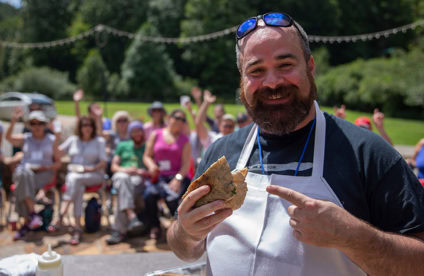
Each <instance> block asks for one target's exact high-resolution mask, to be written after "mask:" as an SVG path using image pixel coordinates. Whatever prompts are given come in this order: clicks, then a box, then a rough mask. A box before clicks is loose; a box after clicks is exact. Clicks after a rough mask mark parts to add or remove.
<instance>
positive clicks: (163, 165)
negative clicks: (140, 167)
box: [159, 160, 171, 171]
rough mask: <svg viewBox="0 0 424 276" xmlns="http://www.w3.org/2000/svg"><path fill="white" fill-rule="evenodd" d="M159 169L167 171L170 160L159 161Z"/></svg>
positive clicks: (169, 167)
mask: <svg viewBox="0 0 424 276" xmlns="http://www.w3.org/2000/svg"><path fill="white" fill-rule="evenodd" d="M159 169H160V170H161V171H169V170H170V169H171V161H169V160H161V161H159Z"/></svg>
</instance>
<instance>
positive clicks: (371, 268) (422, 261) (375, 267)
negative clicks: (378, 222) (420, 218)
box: [340, 222, 424, 276]
mask: <svg viewBox="0 0 424 276" xmlns="http://www.w3.org/2000/svg"><path fill="white" fill-rule="evenodd" d="M358 228H359V231H357V232H356V229H351V230H352V231H351V233H355V232H356V233H357V234H356V237H355V238H354V239H351V242H349V244H347V245H346V246H345V247H344V248H341V249H340V250H341V251H342V252H344V253H345V254H346V255H347V256H348V257H349V258H350V259H351V260H352V261H353V262H354V263H356V264H357V265H358V266H359V267H361V269H362V270H364V271H365V272H366V273H367V274H368V275H384V276H389V275H424V241H423V240H420V239H418V238H413V237H409V236H403V235H398V234H393V233H386V232H382V231H380V230H377V229H375V228H373V227H372V226H369V225H368V224H366V223H364V222H361V224H359V225H358Z"/></svg>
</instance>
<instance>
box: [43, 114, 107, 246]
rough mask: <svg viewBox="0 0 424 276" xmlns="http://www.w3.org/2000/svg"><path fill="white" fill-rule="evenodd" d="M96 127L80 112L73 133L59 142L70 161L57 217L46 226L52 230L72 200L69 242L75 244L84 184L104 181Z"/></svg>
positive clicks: (101, 141)
mask: <svg viewBox="0 0 424 276" xmlns="http://www.w3.org/2000/svg"><path fill="white" fill-rule="evenodd" d="M96 127H97V126H96V122H95V120H94V119H93V118H92V117H88V116H81V117H80V118H79V120H78V125H77V127H76V129H75V135H73V136H70V137H68V138H67V139H66V140H65V142H63V143H62V144H61V145H60V146H59V150H60V151H61V153H62V154H66V155H68V156H69V157H70V158H71V162H70V163H69V165H68V173H67V175H66V180H65V185H66V191H65V193H64V195H63V204H62V206H61V210H60V214H59V217H58V220H57V221H55V222H54V223H52V225H51V227H49V229H48V230H49V231H51V232H54V231H56V230H58V229H59V228H60V227H61V226H62V222H63V221H62V219H63V217H64V216H65V214H66V213H67V212H68V209H69V207H70V205H71V203H73V204H74V212H73V213H74V218H75V225H74V227H73V228H74V229H73V233H72V237H71V240H70V243H71V245H77V244H79V243H80V240H81V234H82V227H81V215H82V204H83V196H84V191H85V188H86V187H87V186H96V185H99V184H101V183H102V182H103V181H104V175H105V172H104V169H105V167H106V162H107V156H106V151H105V140H104V139H103V137H100V136H98V135H97V131H96Z"/></svg>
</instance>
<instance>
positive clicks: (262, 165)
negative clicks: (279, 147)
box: [256, 118, 316, 176]
mask: <svg viewBox="0 0 424 276" xmlns="http://www.w3.org/2000/svg"><path fill="white" fill-rule="evenodd" d="M315 121H316V118H314V121H313V122H312V126H311V129H310V130H309V134H308V138H306V143H305V146H304V147H303V151H302V154H301V155H300V159H299V162H298V163H297V167H296V171H295V172H294V176H297V174H298V172H299V168H300V164H301V163H302V160H303V156H304V155H305V152H306V148H307V147H308V144H309V140H310V139H311V134H312V130H313V129H314V126H315ZM256 140H257V142H258V147H259V161H260V162H261V169H262V174H265V168H264V161H263V158H262V146H261V142H260V140H259V127H258V129H257V135H256Z"/></svg>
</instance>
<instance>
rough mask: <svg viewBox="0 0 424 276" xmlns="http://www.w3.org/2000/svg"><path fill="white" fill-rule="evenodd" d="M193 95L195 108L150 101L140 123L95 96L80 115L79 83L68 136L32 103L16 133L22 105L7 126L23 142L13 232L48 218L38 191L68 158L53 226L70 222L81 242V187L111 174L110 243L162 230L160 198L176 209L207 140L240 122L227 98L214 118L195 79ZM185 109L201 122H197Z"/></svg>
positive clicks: (9, 135)
mask: <svg viewBox="0 0 424 276" xmlns="http://www.w3.org/2000/svg"><path fill="white" fill-rule="evenodd" d="M192 96H193V99H194V101H195V103H197V104H198V108H197V109H198V110H197V112H195V111H194V109H193V108H192V103H191V101H188V102H186V103H185V104H184V106H183V107H184V108H185V109H186V110H182V109H175V110H173V111H171V112H170V113H169V114H168V112H167V111H166V109H165V107H164V106H163V104H162V103H161V102H153V103H152V104H151V105H150V106H149V108H148V110H147V111H148V114H149V116H150V117H151V120H150V121H148V122H146V123H143V122H141V121H137V120H132V119H131V116H130V114H129V113H128V112H127V111H118V112H116V113H115V114H114V116H113V118H112V120H110V119H108V118H105V117H104V116H103V110H102V108H101V107H100V106H99V105H98V104H96V103H92V104H90V105H89V106H88V110H87V115H82V113H81V111H80V106H79V103H80V101H81V100H82V99H83V97H84V93H83V91H82V90H78V91H76V92H75V93H74V96H73V98H74V103H75V114H76V119H77V120H76V125H75V126H74V129H75V134H74V135H71V136H69V137H62V136H60V134H61V128H58V127H53V125H57V124H56V123H57V122H56V123H55V124H52V122H51V120H49V119H48V118H46V116H45V115H44V113H43V112H42V111H41V110H40V109H38V108H34V109H33V110H31V111H30V114H29V116H28V121H26V122H24V123H25V130H24V132H23V133H17V132H16V131H14V126H15V124H16V122H17V121H18V120H19V119H20V118H21V117H23V114H24V110H23V109H19V108H17V109H16V110H15V111H14V113H13V115H12V119H11V123H10V126H9V128H8V129H7V132H6V140H7V141H9V142H10V143H11V144H12V145H13V146H15V147H16V148H17V149H18V148H19V150H20V152H18V153H16V154H15V155H13V156H12V157H10V160H12V161H11V162H9V163H10V164H11V163H15V164H16V168H13V183H14V184H15V190H14V196H15V198H16V200H15V205H16V206H15V207H14V208H15V211H16V213H17V214H18V215H19V216H20V217H22V218H24V223H23V224H22V226H21V227H20V228H19V230H18V231H17V232H16V234H15V237H14V238H15V239H16V240H17V239H22V238H24V237H25V236H26V234H27V233H28V232H29V231H31V230H33V229H36V228H39V227H40V225H41V224H42V223H43V222H42V218H41V217H40V216H39V215H37V213H36V210H35V204H36V197H38V195H39V194H43V193H44V192H43V189H42V188H43V187H45V186H46V185H49V184H50V183H52V182H53V181H55V180H56V178H57V175H58V171H59V170H60V169H61V168H62V167H63V166H62V165H63V164H62V161H63V162H66V166H65V167H64V168H66V169H64V170H63V171H64V173H65V174H66V176H65V177H64V183H63V187H62V188H61V189H60V191H61V192H62V201H61V204H60V209H59V212H58V214H56V215H55V216H54V219H53V221H52V222H51V223H50V225H49V227H48V228H47V230H48V231H49V232H56V231H59V230H60V231H68V229H72V230H70V234H71V238H70V240H69V243H70V244H72V245H77V244H79V243H80V241H81V238H82V234H83V231H82V229H83V228H82V222H81V219H82V215H83V197H84V192H85V190H86V188H87V187H91V186H97V185H99V184H101V183H104V182H105V179H106V182H107V183H110V185H111V188H113V189H114V192H115V193H116V195H117V196H116V202H115V204H114V214H113V216H114V219H113V224H112V232H111V235H110V237H109V238H108V239H107V240H106V241H107V243H108V244H116V243H120V242H122V241H123V240H125V239H126V238H127V237H128V234H129V233H131V232H134V233H140V232H143V233H146V234H148V235H149V237H150V238H152V239H158V238H160V237H161V225H160V221H159V215H160V210H161V204H162V203H163V204H166V206H167V209H168V211H169V214H171V216H172V215H173V214H174V213H175V212H176V209H177V207H178V204H179V201H180V199H181V196H182V195H183V194H184V193H185V191H186V189H187V187H188V185H189V184H190V181H191V179H192V177H193V175H194V170H195V168H196V165H197V163H198V161H199V160H200V159H201V157H202V155H203V153H204V151H205V150H206V149H207V146H208V145H209V144H211V143H212V142H213V141H215V140H216V139H217V138H219V137H221V136H223V135H226V134H229V133H231V132H233V131H234V129H235V128H236V119H235V118H234V117H233V116H232V115H229V114H225V109H224V106H223V105H216V106H215V109H214V114H215V118H209V117H208V116H207V114H206V113H207V110H208V107H209V106H210V105H211V104H213V103H214V102H215V99H216V98H215V96H213V95H212V94H211V93H210V92H209V91H207V90H205V91H203V92H202V91H201V90H200V89H199V88H196V87H195V88H193V89H192ZM202 96H203V101H202ZM185 111H188V113H189V114H190V116H191V119H192V120H193V122H194V124H195V126H196V127H195V129H193V130H191V129H190V126H189V123H188V121H187V118H186V112H185ZM240 118H241V119H240V125H241V124H242V123H245V124H244V125H246V121H248V120H247V119H248V116H247V115H246V114H240ZM248 122H250V121H248ZM207 125H208V127H207ZM244 125H243V126H244ZM2 157H3V156H2ZM64 157H66V158H65V159H64ZM64 160H66V161H64ZM46 200H48V199H46ZM71 206H73V208H70V207H71ZM137 206H141V207H142V208H141V210H140V208H137ZM71 209H73V210H71ZM71 211H72V213H73V218H74V219H73V220H71V221H69V222H68V224H71V225H66V226H67V227H63V226H65V225H64V223H65V222H64V218H65V216H66V215H67V214H68V212H71ZM140 212H141V215H140ZM69 226H71V227H69Z"/></svg>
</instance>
